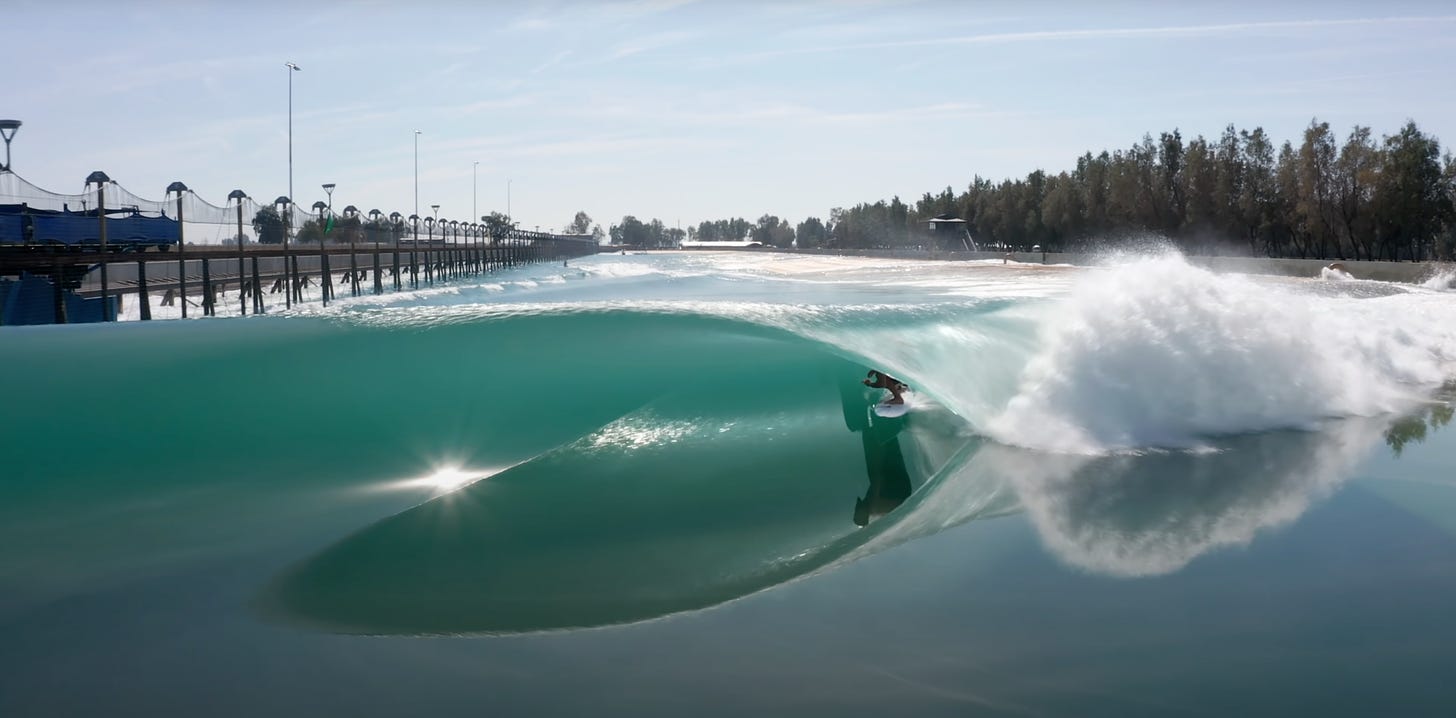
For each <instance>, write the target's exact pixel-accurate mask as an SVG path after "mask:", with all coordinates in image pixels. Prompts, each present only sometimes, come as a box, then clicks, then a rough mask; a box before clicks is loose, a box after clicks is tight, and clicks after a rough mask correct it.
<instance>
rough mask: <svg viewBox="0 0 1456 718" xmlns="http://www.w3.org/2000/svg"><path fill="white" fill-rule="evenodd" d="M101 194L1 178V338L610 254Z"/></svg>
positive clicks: (373, 220) (450, 227) (182, 192)
mask: <svg viewBox="0 0 1456 718" xmlns="http://www.w3.org/2000/svg"><path fill="white" fill-rule="evenodd" d="M93 187H94V191H92V188H93ZM87 188H88V191H87V192H86V193H83V194H77V195H65V194H59V193H54V192H48V191H45V190H42V189H40V188H38V187H36V186H35V185H32V184H30V183H28V182H26V181H24V180H23V179H20V178H19V177H17V176H16V175H15V174H13V173H10V172H5V171H0V324H6V323H11V324H15V323H27V324H32V323H48V322H55V323H67V322H73V321H112V320H115V319H116V318H117V317H118V315H119V313H120V312H119V309H120V308H121V306H122V304H121V302H122V297H126V296H130V297H131V298H130V299H128V300H127V301H136V302H137V303H138V306H139V316H138V318H140V319H143V320H148V319H151V318H152V311H151V310H152V301H153V298H152V296H151V295H152V294H153V293H157V292H160V293H162V297H161V298H160V302H161V304H163V305H173V306H178V307H179V309H180V315H181V317H183V318H187V317H188V316H189V305H191V306H193V307H195V308H196V309H195V311H192V312H190V314H192V315H201V316H216V315H219V314H220V313H236V314H240V315H246V314H248V313H250V312H251V313H255V314H256V313H261V312H264V311H266V308H267V304H268V303H267V302H265V301H264V297H265V296H267V295H269V294H281V295H282V299H283V303H284V306H285V307H291V306H292V304H293V303H294V302H303V301H305V295H306V294H307V295H308V298H310V299H311V298H312V297H314V296H316V297H317V298H318V300H320V301H322V302H323V303H324V304H327V303H328V302H329V301H331V300H333V299H336V298H337V297H338V293H339V292H340V291H346V292H348V293H349V294H350V295H352V296H359V295H363V294H383V293H385V292H386V291H399V290H404V289H418V288H420V287H422V286H424V287H428V286H432V285H434V284H436V283H437V282H446V281H451V280H455V279H460V278H463V277H467V276H471V275H477V274H483V273H487V272H493V271H496V270H500V269H503V268H508V267H513V266H518V265H522V264H529V263H534V262H544V261H559V260H563V259H569V258H572V257H578V256H583V255H587V254H593V253H595V252H596V251H597V249H598V247H597V244H596V242H595V241H594V240H593V239H592V238H591V237H589V236H582V235H561V234H553V233H549V232H533V231H529V230H522V229H518V228H516V227H514V226H513V225H511V224H509V223H508V222H507V221H505V220H504V219H503V218H502V217H501V216H500V215H491V216H489V217H482V218H481V219H482V221H481V222H459V221H456V220H440V219H436V218H434V217H429V218H423V219H422V218H420V217H417V216H414V215H411V216H409V217H408V218H406V217H403V216H401V215H400V214H399V213H397V212H395V213H390V214H388V215H385V214H384V213H383V212H381V211H380V210H377V209H376V210H371V211H369V212H367V213H360V212H359V211H358V209H357V208H355V207H353V206H352V205H350V206H346V207H345V208H344V210H343V211H342V212H341V213H339V214H335V213H334V212H333V209H332V207H330V206H326V205H324V204H323V203H322V202H319V203H315V206H314V210H315V212H314V213H313V214H305V213H302V212H300V211H298V209H297V206H296V205H295V204H294V203H293V202H291V201H289V200H288V198H286V197H280V198H278V200H275V202H274V203H271V204H269V205H260V204H258V203H256V202H254V201H253V200H252V199H251V198H249V197H248V196H247V195H246V194H245V193H243V192H242V191H240V190H235V191H233V192H232V193H231V194H230V195H229V197H228V204H227V205H225V206H219V205H213V204H211V203H208V202H206V201H204V200H202V199H200V198H198V197H197V196H196V195H194V194H192V193H191V191H190V190H188V189H187V188H186V186H185V185H183V184H182V183H180V182H174V183H172V185H170V186H169V187H168V188H167V191H168V195H169V199H168V200H165V201H152V200H145V199H142V198H140V197H138V196H137V195H135V194H132V193H130V192H128V191H126V190H125V189H122V188H119V187H118V186H116V185H115V184H114V183H112V182H111V181H110V179H109V178H107V177H106V175H105V173H101V172H94V173H92V175H91V176H90V177H88V178H87ZM366 217H367V219H366ZM295 228H298V230H297V231H296V230H295ZM248 229H252V230H253V231H254V232H255V235H249V234H248V233H247V230H248ZM259 240H262V241H259ZM10 278H14V279H10ZM22 280H23V281H22ZM37 280H43V282H44V283H47V284H48V285H49V286H48V287H44V286H42V285H41V284H40V283H38V281H37ZM306 290H307V291H306ZM228 291H233V292H235V293H236V295H235V297H233V298H229V303H230V306H225V305H224V304H223V302H222V299H221V296H220V295H222V294H223V293H224V292H228ZM40 294H49V296H47V297H40V296H39V295H40ZM41 303H44V304H46V305H47V306H45V307H44V308H42V307H40V306H38V305H39V304H41Z"/></svg>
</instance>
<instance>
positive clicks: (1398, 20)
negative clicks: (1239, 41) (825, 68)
mask: <svg viewBox="0 0 1456 718" xmlns="http://www.w3.org/2000/svg"><path fill="white" fill-rule="evenodd" d="M1453 21H1456V15H1441V16H1435V17H1390V18H1355V19H1348V20H1286V21H1272V22H1248V23H1226V24H1220V25H1174V26H1162V27H1124V28H1094V29H1086V30H1036V31H1029V32H1003V33H984V34H978V35H962V36H958V37H929V38H923V39H919V40H893V41H885V42H863V43H850V44H840V45H821V46H818V47H800V48H790V49H784V50H767V51H763V52H756V53H750V54H747V55H743V56H741V57H740V58H739V59H740V60H750V61H751V60H761V59H769V58H774V57H785V56H790V55H811V54H822V53H833V52H847V51H855V50H883V49H895V48H905V47H935V46H955V45H993V44H1014V43H1024V42H1057V41H1065V40H1115V39H1141V38H1149V39H1154V38H1179V37H1214V36H1221V35H1229V34H1236V33H1242V32H1255V31H1267V30H1315V29H1322V28H1336V27H1367V26H1372V25H1396V24H1428V23H1446V22H1453Z"/></svg>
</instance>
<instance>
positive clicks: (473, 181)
mask: <svg viewBox="0 0 1456 718" xmlns="http://www.w3.org/2000/svg"><path fill="white" fill-rule="evenodd" d="M479 195H480V161H479V160H477V161H476V162H475V164H473V165H471V166H470V216H471V217H474V216H475V211H476V209H475V205H476V201H477V200H478V198H479V197H478V196H479Z"/></svg>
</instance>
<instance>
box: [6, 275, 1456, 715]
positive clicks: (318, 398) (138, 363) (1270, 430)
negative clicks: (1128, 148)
mask: <svg viewBox="0 0 1456 718" xmlns="http://www.w3.org/2000/svg"><path fill="white" fill-rule="evenodd" d="M1453 320H1456V294H1452V293H1449V292H1441V291H1437V290H1432V289H1427V288H1422V287H1406V286H1398V285H1389V284H1382V283H1375V282H1361V281H1335V280H1288V279H1278V280H1276V279H1255V278H1247V277H1238V276H1220V275H1213V274H1209V273H1206V272H1203V271H1201V270H1198V269H1195V268H1192V267H1190V266H1188V265H1187V264H1186V263H1184V262H1182V260H1181V259H1179V258H1177V257H1168V256H1165V257H1152V258H1143V259H1136V258H1124V259H1123V260H1121V262H1120V264H1119V266H1116V267H1108V268H1096V269H1072V268H1056V267H1053V268H1043V267H1036V266H1019V265H1008V266H1002V265H999V264H937V263H920V262H898V261H890V260H872V259H857V258H827V257H826V258H821V257H795V256H785V255H760V254H723V255H716V254H657V255H652V256H647V255H626V256H623V255H603V256H599V257H595V258H592V259H589V260H580V261H573V262H572V263H571V266H567V267H548V266H539V265H538V266H534V267H528V268H522V269H518V270H513V271H512V272H506V273H502V274H498V275H494V276H491V277H486V278H484V279H483V280H479V281H471V282H462V283H459V284H457V285H454V286H449V287H444V288H439V289H436V290H433V291H423V292H418V293H406V294H401V295H391V296H385V297H382V298H373V297H365V298H360V299H351V300H344V301H341V302H339V303H338V304H337V305H335V306H332V307H330V308H329V309H327V310H322V309H319V308H317V307H308V308H305V309H303V310H300V311H297V312H295V313H292V314H287V313H278V314H274V315H270V316H267V317H250V318H247V319H237V318H220V319H215V320H202V321H188V322H152V323H147V324H142V323H122V324H115V325H107V326H94V325H93V326H76V327H31V328H6V329H4V330H0V362H3V366H4V367H5V370H4V373H3V374H0V390H3V395H4V396H5V397H6V402H5V405H4V409H3V411H0V430H3V436H4V437H5V438H4V444H3V449H0V715H5V716H11V715H20V716H30V715H96V714H147V715H193V714H201V713H206V714H214V715H259V714H274V715H317V714H327V713H336V714H351V715H399V714H413V713H418V712H421V711H425V710H428V711H429V712H431V713H433V714H440V715H479V714H481V713H484V712H498V713H504V714H508V715H540V714H580V713H588V712H589V713H593V714H605V715H681V714H683V713H688V712H692V713H701V714H710V715H741V714H744V713H748V712H754V713H763V714H782V715H871V714H875V715H883V714H887V713H888V714H915V715H1024V714H1032V715H1118V716H1123V715H1177V714H1198V715H1210V714H1212V715H1220V714H1230V713H1237V714H1244V715H1288V714H1292V713H1299V714H1319V715H1369V714H1371V713H1376V712H1380V713H1390V712H1393V713H1397V714H1402V715H1444V714H1447V713H1448V712H1449V709H1450V706H1452V705H1456V687H1453V685H1452V682H1451V681H1450V675H1451V673H1450V670H1451V669H1450V661H1449V654H1450V651H1449V645H1450V644H1451V642H1452V640H1453V638H1456V614H1452V612H1451V611H1450V606H1451V605H1452V599H1453V598H1456V534H1453V532H1456V471H1453V467H1456V438H1453V434H1452V432H1450V431H1449V430H1448V428H1449V427H1448V425H1447V424H1448V422H1449V421H1450V418H1451V403H1450V402H1451V399H1450V397H1451V391H1450V388H1449V382H1450V380H1451V378H1452V377H1453V376H1456V322H1453ZM870 367H874V368H879V369H883V370H885V371H888V372H889V373H891V374H893V375H895V376H897V377H900V378H901V379H904V380H905V381H907V382H908V383H909V384H910V385H911V386H912V387H913V389H914V393H913V394H912V397H911V403H912V405H913V410H912V411H911V412H910V413H909V414H908V415H907V416H906V417H904V418H899V419H884V418H880V417H878V416H876V415H874V414H873V412H872V411H871V410H870V407H871V405H872V404H873V402H874V401H876V400H877V399H878V398H879V397H878V393H877V392H875V391H872V390H869V389H867V388H865V387H863V386H862V385H860V384H859V383H858V382H859V379H860V378H862V377H863V376H864V373H865V371H866V370H867V369H868V368H870Z"/></svg>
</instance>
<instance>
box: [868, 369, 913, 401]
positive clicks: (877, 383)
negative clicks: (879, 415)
mask: <svg viewBox="0 0 1456 718" xmlns="http://www.w3.org/2000/svg"><path fill="white" fill-rule="evenodd" d="M864 385H865V386H867V387H870V388H871V389H884V390H886V391H888V392H890V398H888V399H886V400H885V401H884V403H886V404H904V403H905V397H904V396H902V395H903V394H904V393H905V392H907V391H909V390H910V387H908V386H906V385H905V382H903V381H900V380H899V379H896V378H895V377H892V376H890V375H889V374H886V373H884V372H882V371H876V370H874V369H871V370H870V373H869V374H867V375H866V378H865V380H864Z"/></svg>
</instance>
